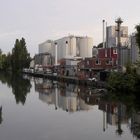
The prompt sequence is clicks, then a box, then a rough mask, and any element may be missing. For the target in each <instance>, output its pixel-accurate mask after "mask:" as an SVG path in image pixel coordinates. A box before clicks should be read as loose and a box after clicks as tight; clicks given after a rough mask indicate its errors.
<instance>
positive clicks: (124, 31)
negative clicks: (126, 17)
mask: <svg viewBox="0 0 140 140" xmlns="http://www.w3.org/2000/svg"><path fill="white" fill-rule="evenodd" d="M116 28H117V27H116V26H108V27H107V30H106V42H107V47H108V48H111V47H116V46H117V33H118V32H117V31H116ZM120 30H121V31H120V36H121V38H120V42H121V46H128V27H127V26H121V29H120Z"/></svg>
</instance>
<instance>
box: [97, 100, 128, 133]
mask: <svg viewBox="0 0 140 140" xmlns="http://www.w3.org/2000/svg"><path fill="white" fill-rule="evenodd" d="M99 109H100V110H102V111H103V120H104V122H103V123H104V124H103V126H104V130H105V129H106V126H107V124H110V125H116V126H118V130H119V129H120V131H121V132H122V130H121V124H126V123H128V117H127V114H126V106H125V105H123V104H120V103H113V102H111V103H109V102H99Z"/></svg>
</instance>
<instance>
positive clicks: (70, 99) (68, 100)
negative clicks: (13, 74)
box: [35, 82, 90, 112]
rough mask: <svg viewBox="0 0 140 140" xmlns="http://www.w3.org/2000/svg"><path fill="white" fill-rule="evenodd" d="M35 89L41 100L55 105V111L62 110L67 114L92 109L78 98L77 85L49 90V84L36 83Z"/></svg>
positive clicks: (55, 87) (54, 87)
mask: <svg viewBox="0 0 140 140" xmlns="http://www.w3.org/2000/svg"><path fill="white" fill-rule="evenodd" d="M35 89H36V91H38V92H39V99H40V100H42V101H43V102H46V103H47V104H54V105H55V109H58V108H61V109H63V110H65V111H67V112H76V111H80V110H89V109H90V106H89V105H87V104H86V102H85V101H84V100H83V99H81V98H80V97H79V96H78V93H77V91H78V87H77V86H75V85H71V84H70V85H67V86H66V85H64V86H63V87H60V88H58V87H57V86H56V85H54V86H53V87H51V88H48V83H47V82H45V83H41V82H36V83H35Z"/></svg>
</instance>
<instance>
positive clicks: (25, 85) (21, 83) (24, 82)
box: [11, 75, 31, 104]
mask: <svg viewBox="0 0 140 140" xmlns="http://www.w3.org/2000/svg"><path fill="white" fill-rule="evenodd" d="M11 81H12V82H11V85H12V92H13V94H14V95H15V99H16V102H17V103H19V102H21V103H22V104H24V103H25V101H26V96H27V93H29V92H30V88H31V84H30V81H29V80H28V79H23V78H22V76H17V75H12V79H11Z"/></svg>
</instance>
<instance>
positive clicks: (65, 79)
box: [23, 72, 107, 88]
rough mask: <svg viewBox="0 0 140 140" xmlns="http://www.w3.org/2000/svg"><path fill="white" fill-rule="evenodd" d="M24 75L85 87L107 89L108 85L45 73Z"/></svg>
mask: <svg viewBox="0 0 140 140" xmlns="http://www.w3.org/2000/svg"><path fill="white" fill-rule="evenodd" d="M23 73H24V74H27V75H31V76H34V77H40V78H47V79H51V80H55V81H60V82H66V83H71V84H77V85H84V86H94V87H97V88H106V87H107V83H106V82H103V81H91V80H83V79H79V78H77V77H70V76H62V75H61V76H60V75H53V74H44V73H41V72H40V73H39V72H36V73H32V72H23Z"/></svg>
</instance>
